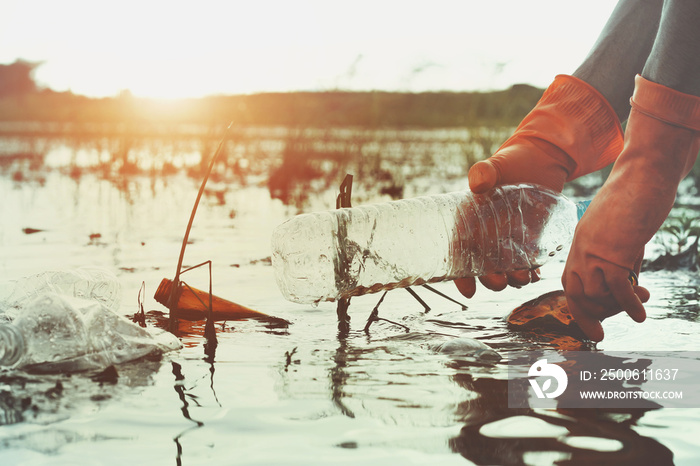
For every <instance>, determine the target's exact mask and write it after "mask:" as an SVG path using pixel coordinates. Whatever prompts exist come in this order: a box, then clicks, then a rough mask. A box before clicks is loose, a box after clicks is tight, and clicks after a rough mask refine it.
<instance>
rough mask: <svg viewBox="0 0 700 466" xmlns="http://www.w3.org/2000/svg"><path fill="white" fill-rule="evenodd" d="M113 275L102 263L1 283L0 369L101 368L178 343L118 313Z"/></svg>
mask: <svg viewBox="0 0 700 466" xmlns="http://www.w3.org/2000/svg"><path fill="white" fill-rule="evenodd" d="M120 298H121V287H120V284H119V281H118V280H117V278H116V277H115V276H114V275H113V274H111V273H110V272H108V271H105V270H103V269H92V268H90V269H78V270H72V271H54V272H44V273H41V274H38V275H33V276H31V277H24V278H20V279H18V280H12V281H9V282H6V283H4V284H3V285H2V287H1V288H0V317H3V319H2V320H0V322H3V323H0V369H3V368H5V369H7V368H13V369H16V368H23V369H27V370H32V371H36V372H73V371H83V370H92V369H104V368H105V367H107V366H109V365H111V364H119V363H122V362H126V361H130V360H133V359H138V358H140V357H142V356H145V355H147V354H150V353H153V352H161V353H162V352H166V351H170V350H174V349H178V348H180V347H181V344H180V342H179V340H178V339H177V338H176V337H175V336H173V335H172V334H170V333H168V332H163V331H152V330H147V329H143V328H141V327H139V326H138V325H135V324H134V323H132V322H130V321H128V320H127V319H126V318H124V317H122V316H120V315H118V314H116V313H115V312H114V311H116V310H117V309H118V308H119V302H120Z"/></svg>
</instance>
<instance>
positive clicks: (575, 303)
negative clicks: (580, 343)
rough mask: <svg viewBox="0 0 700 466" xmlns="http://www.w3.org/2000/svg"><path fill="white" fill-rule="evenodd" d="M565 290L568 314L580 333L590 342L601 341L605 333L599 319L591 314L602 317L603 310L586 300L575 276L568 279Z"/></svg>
mask: <svg viewBox="0 0 700 466" xmlns="http://www.w3.org/2000/svg"><path fill="white" fill-rule="evenodd" d="M565 290H566V303H567V305H568V307H569V312H571V316H572V317H573V318H574V320H575V321H576V323H577V324H578V326H579V327H580V328H581V331H583V333H585V334H586V336H587V337H588V338H590V339H591V340H593V341H601V340H602V339H603V337H604V336H605V332H603V326H602V325H601V324H600V319H599V318H597V317H595V316H594V315H593V314H594V313H597V314H598V315H602V314H604V313H605V309H604V308H603V307H602V306H600V305H597V304H595V303H593V302H591V301H590V300H589V299H588V298H586V295H585V294H584V289H583V283H582V282H581V279H580V278H579V276H578V275H576V274H571V275H570V276H569V277H568V279H567V280H566V284H565ZM591 311H594V312H591Z"/></svg>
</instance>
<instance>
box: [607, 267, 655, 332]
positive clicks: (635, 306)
mask: <svg viewBox="0 0 700 466" xmlns="http://www.w3.org/2000/svg"><path fill="white" fill-rule="evenodd" d="M608 284H609V286H610V292H611V293H612V295H613V297H614V298H615V301H617V304H618V305H619V307H620V308H621V309H622V310H623V311H625V312H626V313H627V314H628V315H629V316H630V317H631V318H632V320H634V321H635V322H644V320H645V319H646V317H647V314H646V311H645V310H644V306H643V305H642V301H641V300H640V299H639V297H638V296H637V295H636V293H635V292H634V288H632V284H631V283H630V281H629V279H628V278H627V277H626V276H625V275H624V274H619V273H617V274H611V276H610V277H608Z"/></svg>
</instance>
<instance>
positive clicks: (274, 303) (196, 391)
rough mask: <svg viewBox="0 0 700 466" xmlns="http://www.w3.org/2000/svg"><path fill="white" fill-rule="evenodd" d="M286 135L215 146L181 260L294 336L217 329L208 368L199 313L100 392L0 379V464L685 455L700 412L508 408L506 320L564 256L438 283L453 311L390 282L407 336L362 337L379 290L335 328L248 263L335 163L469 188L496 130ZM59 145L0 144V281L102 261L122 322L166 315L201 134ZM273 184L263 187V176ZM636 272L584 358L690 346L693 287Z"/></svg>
mask: <svg viewBox="0 0 700 466" xmlns="http://www.w3.org/2000/svg"><path fill="white" fill-rule="evenodd" d="M256 131H257V132H256ZM305 131H307V130H303V131H302V130H298V131H296V132H295V131H293V130H287V129H266V130H263V129H255V130H253V129H248V130H241V131H240V134H237V135H234V138H232V140H231V141H230V142H229V143H227V157H226V158H225V161H223V162H222V163H221V164H220V165H218V166H217V167H216V174H215V176H214V177H213V178H212V180H211V182H210V183H209V185H208V188H207V191H206V193H205V197H204V199H203V201H202V204H201V206H200V209H199V210H198V213H197V217H196V219H195V224H194V228H193V230H192V234H191V237H190V240H191V241H190V244H188V246H187V252H186V255H185V265H194V264H197V263H200V262H202V261H205V260H208V259H211V260H212V261H213V288H214V293H215V294H217V295H219V296H221V297H224V298H227V299H231V300H233V301H235V302H238V303H240V304H242V305H245V306H248V307H251V308H253V309H256V310H259V311H261V312H265V313H268V314H272V315H276V316H279V317H282V318H285V319H287V320H289V321H291V322H292V325H291V326H290V327H289V328H288V329H274V328H269V327H267V326H265V325H264V324H263V323H260V322H253V321H237V322H223V323H217V331H218V339H219V345H218V347H217V350H216V355H215V358H214V360H213V361H210V362H207V361H205V353H204V347H203V343H204V341H203V336H202V335H203V330H204V326H203V323H182V324H181V325H182V326H181V328H180V329H179V336H180V338H181V339H182V340H183V343H184V345H185V347H184V348H183V349H182V350H181V351H180V352H179V353H177V354H171V355H167V359H165V360H164V361H144V362H141V363H138V364H134V365H126V366H124V367H118V368H117V374H118V377H117V378H116V379H111V380H112V381H109V379H100V378H97V379H93V378H91V377H90V374H89V375H73V376H70V377H69V376H56V377H54V378H46V377H44V378H36V376H31V377H30V376H25V375H19V374H2V375H0V423H2V424H3V428H2V429H0V462H1V463H2V464H16V463H22V462H42V461H46V460H47V458H48V459H49V461H50V460H54V459H55V460H56V461H58V462H62V463H64V464H71V463H74V464H82V463H85V462H90V461H92V462H94V463H102V464H111V463H115V464H116V463H117V461H116V458H119V461H118V463H119V464H123V463H125V462H127V461H132V462H135V463H138V464H142V463H148V464H173V463H175V464H199V463H205V462H206V463H207V464H230V463H231V462H235V463H236V464H299V465H302V464H303V465H309V464H319V465H320V464H324V465H325V464H335V463H350V462H352V463H353V464H356V463H362V464H394V463H396V462H398V461H401V462H402V463H403V462H409V463H410V462H413V463H415V464H465V461H470V462H472V463H475V464H527V463H529V464H549V463H552V462H555V461H559V462H561V463H563V464H593V463H602V464H671V463H672V462H675V463H676V464H697V462H698V460H699V459H700V449H699V448H698V447H697V441H696V439H697V435H698V425H700V424H699V423H698V421H700V410H698V409H683V410H668V409H648V410H647V409H627V410H625V409H605V410H603V409H597V410H584V409H569V410H563V409H548V410H534V409H509V408H508V407H507V406H508V403H507V395H508V393H507V367H506V363H507V361H508V360H509V359H510V358H512V357H513V355H514V354H515V353H516V352H518V351H523V350H525V351H528V350H535V349H541V348H543V347H551V345H552V339H551V338H547V337H546V336H542V335H530V334H519V333H514V332H511V331H509V330H508V328H507V326H506V322H505V320H504V318H505V316H507V314H508V313H509V312H510V311H511V310H512V309H513V308H515V307H516V306H518V305H520V304H522V303H523V302H525V301H527V300H530V299H532V298H534V297H537V296H539V295H541V294H543V293H545V292H548V291H553V290H554V289H557V288H558V287H559V274H560V273H561V270H562V268H563V263H562V262H561V261H559V262H557V263H554V264H548V265H547V266H546V267H544V268H543V270H542V272H543V279H542V280H541V281H540V282H538V283H536V284H533V285H529V286H528V287H525V288H523V289H521V290H512V289H511V290H507V291H504V292H501V293H492V292H488V291H486V290H483V289H480V290H479V291H478V292H477V295H476V296H475V297H474V298H473V299H471V300H468V301H467V300H464V299H463V298H461V297H460V296H458V293H457V292H456V290H455V289H454V287H453V286H452V285H451V284H449V283H446V284H438V285H436V288H437V289H439V290H440V291H441V292H443V293H445V294H447V295H448V296H450V297H452V298H455V299H456V300H457V301H458V302H465V304H467V307H468V308H467V309H466V310H463V309H462V307H461V306H460V304H459V303H455V302H451V301H448V300H445V299H443V298H441V297H440V296H438V295H435V294H433V293H428V292H427V291H426V290H422V289H420V288H417V289H416V292H417V293H418V294H419V295H420V296H421V298H422V299H423V300H424V301H425V302H426V303H427V305H428V307H429V308H430V310H429V311H428V312H426V311H425V308H424V306H422V305H421V304H420V303H419V302H417V301H416V300H415V299H414V298H413V297H411V295H409V294H408V293H405V292H403V291H401V290H396V291H393V292H391V293H389V294H388V295H387V297H386V299H385V300H384V301H383V303H382V305H381V309H380V314H379V315H380V316H381V317H384V318H386V319H388V320H390V321H393V322H396V323H399V324H401V325H402V326H405V327H407V328H408V329H409V331H410V334H409V336H406V333H405V330H404V328H403V327H401V326H397V325H394V324H392V323H391V322H389V321H381V320H380V321H377V322H374V323H372V325H371V327H370V328H369V329H368V332H364V331H363V328H364V327H365V323H366V320H367V319H368V317H370V315H371V311H372V309H373V308H374V307H375V305H376V304H377V301H378V300H379V298H380V296H379V295H369V296H362V297H357V298H353V300H352V304H351V306H350V309H349V313H350V316H351V322H350V324H351V326H350V331H348V332H341V333H339V332H338V326H337V321H336V316H335V307H334V305H332V304H321V305H319V306H317V307H314V306H303V305H297V304H293V303H289V302H286V301H284V299H283V298H282V297H281V295H280V294H279V292H278V290H277V288H276V285H275V283H274V279H273V274H272V270H271V267H270V266H269V261H268V260H267V258H268V257H269V255H270V252H269V236H270V233H271V231H272V229H273V228H274V227H275V226H276V225H278V224H279V223H281V222H282V221H283V220H284V219H286V218H288V217H290V216H291V215H294V214H296V213H297V212H299V211H300V210H314V209H321V208H323V209H325V208H330V207H332V206H333V205H334V203H335V195H336V189H337V185H338V183H339V182H340V180H342V177H343V176H344V174H345V173H346V172H351V173H353V174H354V175H355V186H354V188H353V202H354V203H361V202H366V201H374V200H380V199H389V198H391V197H392V196H395V195H402V196H413V195H419V194H425V193H434V192H443V191H449V190H454V189H458V188H461V187H464V186H465V185H466V180H465V176H464V174H465V173H466V168H467V167H468V164H469V163H470V160H472V159H470V157H480V156H481V155H483V153H486V152H488V151H489V150H490V147H489V146H490V144H497V143H498V142H497V140H498V139H499V138H498V137H497V136H494V137H493V138H491V140H490V141H491V142H490V143H488V142H486V139H487V138H485V136H484V135H486V134H490V133H488V131H486V130H483V134H482V133H479V132H478V131H477V132H476V133H470V132H466V130H465V131H458V130H451V131H446V132H442V133H441V132H439V131H433V132H410V131H394V132H391V131H386V132H375V133H372V134H370V133H368V132H358V131H349V130H348V131H345V132H343V131H341V130H334V131H335V132H332V131H330V130H324V131H321V130H317V132H316V133H313V132H311V133H309V134H306V135H305ZM308 131H310V130H308ZM470 134H471V136H469V135H470ZM494 134H496V132H494ZM499 134H500V133H499ZM477 136H479V137H477ZM71 137H74V138H75V139H74V140H69V139H67V138H66V137H65V136H61V137H55V136H50V137H49V136H42V137H39V136H37V137H36V138H33V139H32V138H24V139H23V138H21V137H15V136H13V137H6V138H3V139H0V196H2V199H3V202H2V204H1V205H0V219H1V220H0V278H13V277H17V276H24V275H30V274H33V273H37V272H41V271H43V270H47V269H52V268H70V267H77V266H82V265H101V266H106V267H109V268H112V269H114V270H115V271H116V272H117V273H118V275H119V278H120V282H121V283H122V285H123V289H124V299H123V301H122V302H123V304H122V308H121V312H122V313H123V314H125V315H130V314H134V313H135V312H136V311H137V310H138V299H137V297H138V292H139V289H140V288H141V285H142V283H143V282H145V284H146V296H147V298H148V299H146V303H145V307H146V311H147V314H148V316H149V318H150V321H149V324H151V325H153V324H155V323H156V322H157V320H158V313H159V312H161V313H162V312H163V311H165V309H164V308H163V307H162V306H160V305H159V304H157V303H156V302H155V301H154V300H153V299H152V298H151V296H152V295H153V293H154V291H155V289H156V288H157V286H158V284H159V283H160V281H161V280H162V279H163V278H170V277H172V275H173V274H174V268H175V265H176V262H177V255H178V253H179V248H180V242H181V240H182V235H183V233H184V229H185V225H186V222H187V218H188V216H189V211H190V209H191V206H192V203H193V201H194V197H195V194H196V191H197V189H198V186H199V182H200V178H199V173H200V169H201V165H202V157H201V154H202V153H207V150H213V147H214V146H215V144H216V142H217V141H216V138H217V137H218V133H217V132H216V131H213V132H211V135H209V132H205V134H204V136H202V134H200V133H198V135H197V137H190V138H169V137H167V136H163V137H162V138H161V139H157V138H153V137H151V136H149V137H148V138H146V137H143V138H132V140H131V141H127V140H125V139H128V138H114V137H113V138H102V139H99V140H96V139H94V138H85V137H83V138H82V139H79V138H78V137H77V135H73V136H71ZM480 138H481V139H480ZM212 141H213V142H212ZM477 145H478V146H479V147H481V149H479V150H476V149H474V147H477ZM465 147H471V149H465ZM299 154H302V155H299ZM275 173H277V177H278V179H279V180H282V181H274V182H271V181H270V179H273V180H274V179H275V178H274V177H273V176H272V175H274V174H275ZM360 174H361V176H360ZM285 190H286V191H285ZM285 192H286V194H285ZM192 274H193V275H192V276H190V277H188V279H187V281H188V283H190V284H191V285H192V286H194V287H197V288H200V289H206V288H207V286H208V282H207V280H208V276H207V274H206V273H205V272H202V274H201V275H197V274H198V272H196V271H195V272H192ZM188 275H189V274H188ZM641 278H642V280H643V284H644V285H645V286H647V287H649V288H650V289H651V291H652V300H651V301H650V303H649V305H648V310H649V317H650V318H649V319H648V321H647V322H646V323H644V324H642V325H637V324H633V323H632V322H631V321H630V320H629V319H628V318H627V317H626V316H624V315H619V316H615V317H613V318H611V319H609V320H607V321H606V322H605V329H606V339H605V340H604V341H603V342H602V343H601V344H599V345H598V348H599V349H605V350H608V351H618V350H619V351H622V350H625V351H637V350H642V349H643V350H649V351H651V350H657V351H664V350H669V349H674V350H698V348H700V344H699V343H700V340H699V339H700V337H699V336H698V335H700V322H699V321H698V308H699V307H698V291H697V290H698V285H699V282H698V278H697V277H696V276H694V275H692V274H688V273H685V272H683V271H676V272H673V273H667V272H663V271H660V272H653V273H647V274H643V276H642V277H641ZM453 337H469V338H476V339H478V340H480V341H482V342H484V343H486V344H488V345H489V346H491V347H492V348H493V349H495V350H496V351H498V352H499V353H500V354H501V356H503V357H504V360H503V361H502V362H501V363H498V364H495V365H489V364H475V363H474V362H473V361H471V362H470V361H468V360H457V359H454V358H450V357H449V356H447V355H443V354H438V353H436V352H435V351H433V348H434V347H435V344H436V343H437V342H439V341H445V340H448V339H450V338H453ZM585 348H587V347H586V346H584V347H583V349H585ZM59 382H60V383H59ZM110 458H115V461H111V460H110Z"/></svg>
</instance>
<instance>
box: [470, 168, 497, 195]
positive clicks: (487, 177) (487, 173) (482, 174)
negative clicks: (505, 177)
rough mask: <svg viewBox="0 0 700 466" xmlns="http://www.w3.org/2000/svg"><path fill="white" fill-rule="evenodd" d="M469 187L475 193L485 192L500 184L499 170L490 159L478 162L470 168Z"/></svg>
mask: <svg viewBox="0 0 700 466" xmlns="http://www.w3.org/2000/svg"><path fill="white" fill-rule="evenodd" d="M468 178H469V189H471V191H472V192H474V193H477V194H479V193H485V192H486V191H488V190H489V189H491V188H493V187H494V186H496V184H498V181H499V180H498V171H497V170H496V167H494V166H493V164H492V163H491V162H489V161H488V160H484V161H481V162H476V163H475V164H474V165H472V167H471V168H470V169H469V174H468Z"/></svg>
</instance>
